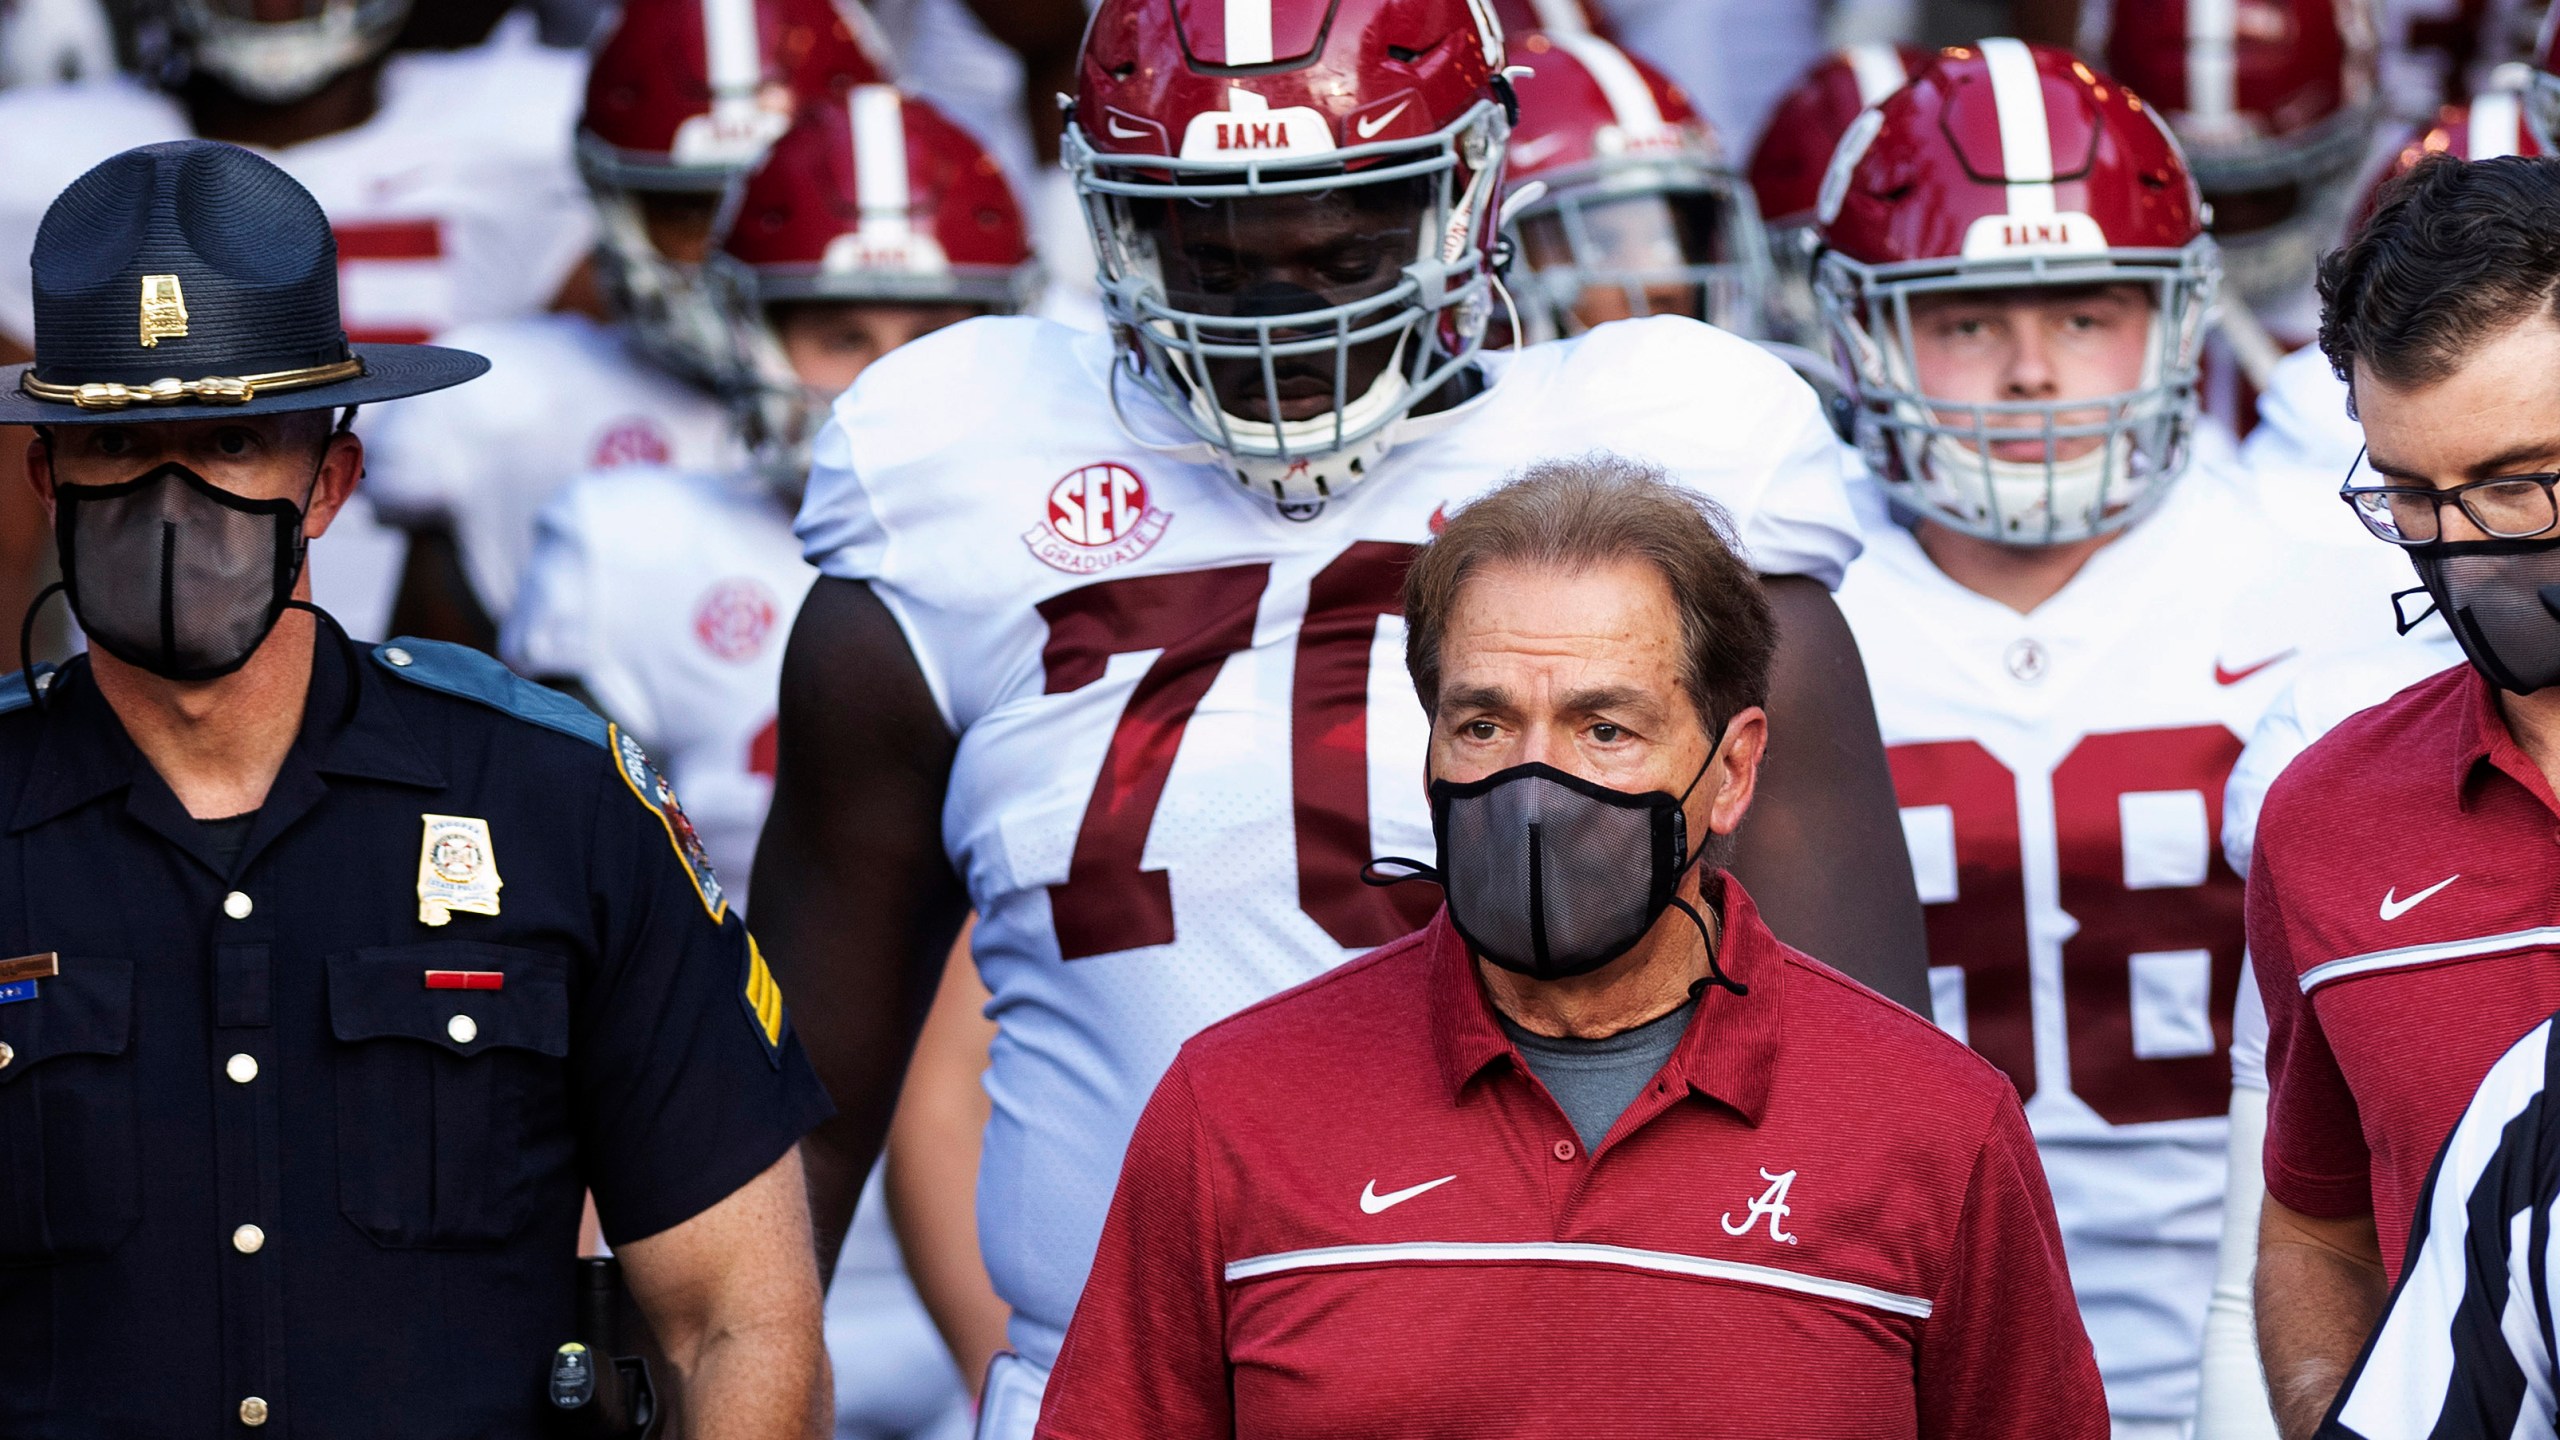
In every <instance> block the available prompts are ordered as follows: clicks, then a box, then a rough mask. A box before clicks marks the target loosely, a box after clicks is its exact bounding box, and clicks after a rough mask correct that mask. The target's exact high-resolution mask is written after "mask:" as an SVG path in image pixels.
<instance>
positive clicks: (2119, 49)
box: [2106, 0, 2382, 305]
mask: <svg viewBox="0 0 2560 1440" xmlns="http://www.w3.org/2000/svg"><path fill="white" fill-rule="evenodd" d="M2376 49H2377V47H2376V44H2375V41H2374V36H2373V30H2372V23H2371V20H2370V18H2369V16H2368V15H2367V12H2366V9H2365V5H2364V3H2363V0H2154V3H2146V4H2119V5H2117V6H2116V7H2115V9H2114V11H2113V13H2112V14H2111V15H2110V16H2109V18H2108V34H2107V47H2106V64H2107V70H2108V73H2110V74H2112V75H2113V76H2115V78H2117V79H2118V80H2121V81H2123V82H2124V83H2125V84H2127V85H2129V86H2131V87H2133V90H2134V93H2135V94H2137V95H2140V96H2142V97H2143V98H2144V99H2146V100H2148V101H2150V102H2151V103H2152V104H2153V105H2155V106H2157V107H2159V109H2160V111H2161V113H2162V114H2163V115H2165V116H2166V117H2167V119H2168V121H2169V128H2170V130H2171V132H2172V133H2174V134H2176V136H2177V137H2178V142H2179V144H2180V146H2181V147H2182V148H2183V149H2184V150H2185V152H2186V155H2187V163H2188V167H2189V169H2190V170H2191V171H2192V173H2193V174H2194V175H2195V177H2196V184H2197V186H2198V187H2199V188H2200V189H2202V190H2203V192H2204V198H2205V200H2206V202H2207V203H2208V204H2209V205H2211V206H2212V212H2211V213H2212V217H2213V234H2214V239H2215V240H2216V241H2218V242H2219V243H2220V244H2221V247H2222V266H2223V274H2224V277H2225V278H2226V280H2227V281H2228V283H2229V285H2230V288H2231V291H2232V292H2233V294H2235V295H2236V296H2237V297H2239V298H2240V299H2243V300H2246V301H2248V302H2249V303H2251V304H2252V305H2264V304H2270V303H2273V302H2275V301H2278V300H2281V299H2283V298H2284V297H2285V296H2287V295H2288V294H2290V293H2292V292H2295V291H2298V290H2300V289H2301V288H2302V287H2303V286H2305V285H2307V284H2309V283H2310V280H2311V273H2312V271H2313V269H2314V268H2315V267H2316V266H2317V264H2318V263H2319V258H2320V252H2321V251H2323V250H2325V249H2327V248H2328V247H2329V246H2330V245H2331V244H2333V243H2334V242H2335V241H2336V238H2337V235H2338V230H2339V227H2340V225H2341V223H2342V222H2343V221H2344V220H2345V218H2346V212H2347V205H2348V202H2349V201H2351V200H2352V199H2353V198H2354V194H2355V180H2356V175H2357V173H2358V172H2359V171H2360V170H2361V169H2362V167H2363V165H2364V161H2365V157H2366V155H2367V154H2369V153H2370V152H2371V151H2372V149H2373V143H2374V135H2375V131H2376V127H2377V126H2378V125H2379V124H2380V122H2381V118H2382V102H2381V96H2380V89H2379V85H2378V81H2377V78H2376V72H2375V52H2376Z"/></svg>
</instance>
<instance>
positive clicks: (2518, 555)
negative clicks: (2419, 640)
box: [2404, 540, 2560, 695]
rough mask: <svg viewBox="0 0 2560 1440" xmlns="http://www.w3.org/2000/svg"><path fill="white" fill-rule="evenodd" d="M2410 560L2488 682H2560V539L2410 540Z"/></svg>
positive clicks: (2522, 687) (2526, 690)
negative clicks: (2428, 542) (2414, 542)
mask: <svg viewBox="0 0 2560 1440" xmlns="http://www.w3.org/2000/svg"><path fill="white" fill-rule="evenodd" d="M2409 563H2410V564H2412V565H2414V566H2416V567H2417V571H2418V578H2419V579H2420V580H2422V581H2424V582H2425V583H2426V589H2427V596H2428V598H2429V599H2431V600H2433V601H2435V604H2436V608H2437V609H2438V610H2440V611H2442V612H2443V613H2444V618H2445V623H2446V624H2447V625H2449V626H2451V627H2452V628H2453V638H2454V639H2455V640H2457V641H2459V642H2460V643H2461V645H2462V653H2463V654H2464V655H2465V656H2466V657H2468V658H2469V659H2470V661H2471V667H2472V668H2473V669H2475V670H2477V671H2479V672H2480V673H2481V675H2483V676H2484V677H2486V678H2487V679H2488V681H2489V683H2490V684H2492V685H2495V686H2497V687H2498V688H2499V689H2501V690H2505V691H2507V692H2509V693H2511V694H2516V695H2530V694H2532V693H2533V692H2535V691H2536V690H2540V689H2543V688H2545V687H2547V686H2550V685H2555V684H2560V540H2453V541H2437V542H2436V543H2434V544H2431V545H2413V546H2411V547H2409ZM2422 618H2423V617H2422ZM2406 628H2408V627H2404V630H2405V629H2406Z"/></svg>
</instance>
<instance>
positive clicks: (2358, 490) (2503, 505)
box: [2338, 450, 2560, 545]
mask: <svg viewBox="0 0 2560 1440" xmlns="http://www.w3.org/2000/svg"><path fill="white" fill-rule="evenodd" d="M2363 464H2364V452H2363V451H2361V450H2359V451H2357V452H2356V463H2355V465H2354V466H2350V467H2349V468H2348V470H2347V478H2348V479H2350V480H2352V479H2354V478H2355V472H2356V469H2357V468H2358V467H2361V466H2362V465H2363ZM2555 485H2560V475H2501V476H2498V477H2497V478H2495V479H2490V480H2474V481H2472V482H2471V483H2470V484H2468V485H2456V486H2453V487H2452V488H2450V489H2445V490H2439V489H2437V488H2435V487H2434V486H2432V485H2341V486H2339V487H2338V498H2339V499H2341V500H2344V501H2346V502H2347V506H2348V508H2349V509H2352V510H2354V511H2355V512H2356V518H2357V519H2358V520H2361V521H2363V522H2364V528H2366V529H2367V530H2370V531H2372V532H2373V533H2374V534H2376V535H2378V536H2380V537H2381V538H2383V539H2385V540H2388V541H2390V542H2391V543H2392V544H2394V545H2431V544H2434V543H2435V542H2436V541H2437V540H2440V539H2442V538H2443V537H2444V523H2443V510H2444V507H2445V506H2446V505H2448V504H2453V505H2460V506H2461V507H2462V513H2463V514H2464V515H2466V516H2468V517H2470V520H2471V523H2472V524H2474V525H2476V526H2478V527H2479V528H2480V532H2481V533H2482V534H2484V535H2487V536H2489V537H2490V538H2491V539H2495V540H2522V539H2524V538H2526V537H2528V536H2533V535H2539V534H2541V533H2542V532H2543V531H2545V530H2548V529H2550V528H2551V527H2552V526H2553V525H2554V524H2560V502H2555V501H2554V500H2553V498H2552V493H2551V491H2552V487H2553V486H2555Z"/></svg>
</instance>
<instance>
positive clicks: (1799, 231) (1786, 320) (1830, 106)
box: [1749, 44, 1930, 350]
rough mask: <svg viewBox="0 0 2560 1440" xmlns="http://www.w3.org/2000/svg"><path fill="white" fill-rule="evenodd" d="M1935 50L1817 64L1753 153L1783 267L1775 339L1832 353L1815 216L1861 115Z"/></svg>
mask: <svg viewBox="0 0 2560 1440" xmlns="http://www.w3.org/2000/svg"><path fill="white" fill-rule="evenodd" d="M1929 60H1930V52H1929V51H1926V50H1923V49H1921V48H1920V47H1919V46H1917V45H1884V44H1872V45H1851V46H1847V47H1845V48H1843V49H1839V50H1834V51H1832V52H1831V53H1830V54H1828V55H1825V56H1823V57H1822V58H1821V59H1820V60H1819V61H1816V62H1815V63H1814V65H1813V68H1812V69H1809V70H1807V71H1805V72H1804V74H1803V75H1802V76H1800V77H1798V78H1797V80H1796V83H1795V86H1794V88H1792V89H1790V90H1788V91H1787V93H1786V94H1784V95H1782V96H1780V97H1779V99H1778V105H1777V108H1776V109H1775V110H1774V111H1772V112H1771V113H1770V116H1769V126H1768V128H1767V129H1766V130H1763V131H1762V132H1760V141H1759V143H1758V144H1757V145H1754V146H1753V147H1752V149H1751V169H1750V172H1749V173H1750V176H1751V193H1752V197H1753V198H1754V199H1755V200H1756V201H1757V202H1758V204H1759V206H1760V220H1761V223H1762V224H1764V225H1766V226H1768V227H1769V258H1770V261H1771V263H1772V264H1773V265H1775V266H1776V269H1777V281H1776V288H1775V290H1774V291H1773V292H1772V295H1771V299H1770V316H1769V319H1770V326H1771V333H1772V334H1773V335H1775V337H1776V338H1778V339H1780V340H1785V341H1789V342H1791V343H1794V344H1797V345H1804V346H1809V347H1812V348H1813V349H1815V350H1828V349H1829V348H1830V344H1829V342H1828V341H1826V340H1824V339H1823V338H1822V321H1821V317H1820V316H1819V315H1818V314H1816V313H1815V310H1814V304H1813V246H1814V234H1813V229H1814V217H1815V213H1816V210H1817V209H1818V204H1817V202H1818V201H1819V199H1820V197H1821V195H1822V177H1823V174H1824V172H1825V171H1827V170H1828V169H1829V168H1830V166H1831V152H1832V151H1834V150H1837V149H1838V148H1840V137H1841V136H1843V135H1846V134H1848V133H1849V127H1850V126H1851V125H1853V124H1856V123H1857V119H1858V116H1859V115H1860V114H1862V113H1863V112H1865V111H1866V110H1868V109H1870V108H1872V107H1874V106H1877V105H1881V104H1883V103H1884V101H1885V97H1886V96H1888V95H1891V94H1892V93H1893V92H1894V91H1896V90H1899V89H1901V88H1902V87H1903V85H1904V84H1905V83H1907V82H1908V81H1909V80H1910V79H1911V77H1912V76H1913V75H1915V74H1918V73H1919V72H1920V71H1921V70H1922V69H1923V68H1925V67H1926V66H1927V65H1928V63H1929Z"/></svg>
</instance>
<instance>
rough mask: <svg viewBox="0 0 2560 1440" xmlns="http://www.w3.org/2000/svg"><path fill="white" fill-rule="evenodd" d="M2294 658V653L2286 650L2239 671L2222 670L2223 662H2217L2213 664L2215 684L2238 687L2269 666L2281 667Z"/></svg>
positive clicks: (2243, 667)
mask: <svg viewBox="0 0 2560 1440" xmlns="http://www.w3.org/2000/svg"><path fill="white" fill-rule="evenodd" d="M2293 656H2294V652H2293V651H2291V650H2286V651H2282V652H2279V653H2277V654H2274V655H2270V656H2268V657H2267V658H2266V659H2264V660H2261V661H2259V662H2258V663H2257V664H2255V665H2243V666H2241V667H2240V668H2239V669H2237V670H2225V669H2223V668H2222V662H2221V661H2219V660H2216V661H2214V662H2213V683H2214V684H2216V685H2237V684H2239V683H2240V682H2241V681H2243V680H2246V679H2248V678H2249V677H2250V676H2252V675H2255V674H2257V673H2258V672H2259V671H2261V670H2264V669H2266V668H2267V667H2268V666H2270V665H2281V664H2283V663H2284V662H2285V661H2287V660H2290V659H2292V658H2293Z"/></svg>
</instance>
